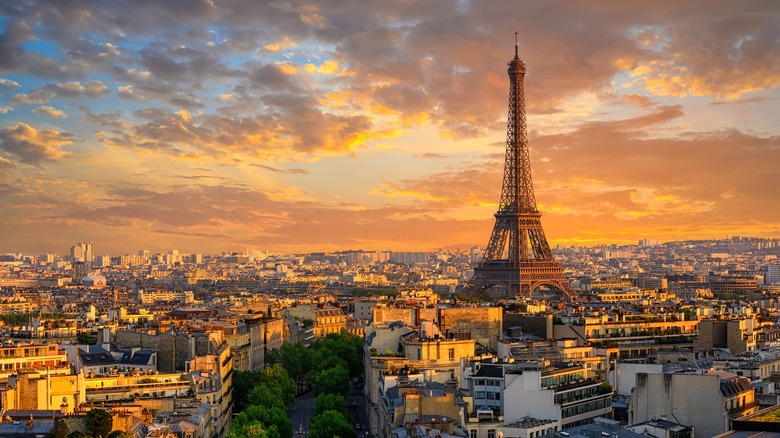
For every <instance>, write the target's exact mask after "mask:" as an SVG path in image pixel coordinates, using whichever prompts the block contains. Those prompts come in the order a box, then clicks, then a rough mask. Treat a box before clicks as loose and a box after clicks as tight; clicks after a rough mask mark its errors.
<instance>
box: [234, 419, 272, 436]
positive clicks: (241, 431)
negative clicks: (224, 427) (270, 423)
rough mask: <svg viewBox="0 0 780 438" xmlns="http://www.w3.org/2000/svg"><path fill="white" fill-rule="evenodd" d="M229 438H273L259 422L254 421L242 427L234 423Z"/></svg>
mask: <svg viewBox="0 0 780 438" xmlns="http://www.w3.org/2000/svg"><path fill="white" fill-rule="evenodd" d="M277 434H278V432H277ZM227 438H271V434H270V433H269V431H268V430H266V429H265V428H264V427H263V425H262V424H260V422H259V421H252V422H250V423H246V424H240V425H236V424H235V423H234V424H233V426H231V427H230V431H229V432H228V434H227Z"/></svg>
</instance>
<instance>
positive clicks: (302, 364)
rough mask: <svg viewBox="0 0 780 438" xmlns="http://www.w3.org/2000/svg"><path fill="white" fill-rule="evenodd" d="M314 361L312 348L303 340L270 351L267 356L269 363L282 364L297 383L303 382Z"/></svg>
mask: <svg viewBox="0 0 780 438" xmlns="http://www.w3.org/2000/svg"><path fill="white" fill-rule="evenodd" d="M312 363H313V357H312V350H311V349H309V348H307V347H306V346H305V345H303V343H301V342H297V343H295V344H284V345H282V346H281V347H280V348H275V349H273V350H271V351H269V352H268V355H267V356H266V364H267V365H275V364H280V365H281V366H282V367H283V368H284V369H285V370H287V374H288V375H289V376H290V377H291V378H292V379H293V380H294V381H295V382H296V383H302V382H303V380H304V379H305V378H306V375H307V374H308V373H309V371H311V367H312Z"/></svg>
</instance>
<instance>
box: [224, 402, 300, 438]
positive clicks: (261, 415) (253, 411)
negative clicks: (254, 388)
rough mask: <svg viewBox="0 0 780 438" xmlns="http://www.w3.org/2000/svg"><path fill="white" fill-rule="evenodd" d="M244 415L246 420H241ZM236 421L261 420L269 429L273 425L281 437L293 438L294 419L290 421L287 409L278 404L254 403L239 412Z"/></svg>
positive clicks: (249, 421)
mask: <svg viewBox="0 0 780 438" xmlns="http://www.w3.org/2000/svg"><path fill="white" fill-rule="evenodd" d="M242 416H243V417H244V418H245V420H244V419H241V420H239V418H240V417H242ZM236 421H237V422H239V424H241V423H244V422H246V423H251V422H253V421H259V422H260V423H261V424H262V425H263V426H265V427H266V428H267V429H268V430H270V428H271V426H273V427H274V430H275V431H277V433H278V434H279V436H280V438H291V437H292V435H293V425H292V421H290V417H289V416H288V415H287V410H286V409H285V408H284V407H280V406H278V405H277V406H271V407H269V406H262V405H252V406H250V407H248V408H247V409H246V410H245V411H244V412H242V413H241V414H239V415H238V417H237V418H236Z"/></svg>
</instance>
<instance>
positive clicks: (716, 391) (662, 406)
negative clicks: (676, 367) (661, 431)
mask: <svg viewBox="0 0 780 438" xmlns="http://www.w3.org/2000/svg"><path fill="white" fill-rule="evenodd" d="M661 416H666V417H667V418H668V419H669V420H670V421H675V422H677V423H679V424H682V425H684V426H693V427H694V430H695V431H696V436H715V435H718V434H721V433H724V432H726V431H727V430H728V418H727V417H726V415H725V410H724V407H723V397H722V396H721V393H720V378H719V377H718V376H717V375H696V374H660V373H638V374H637V375H636V389H635V390H634V394H633V397H632V401H631V407H630V408H629V422H630V423H632V424H633V423H640V422H643V421H648V420H651V419H653V418H661Z"/></svg>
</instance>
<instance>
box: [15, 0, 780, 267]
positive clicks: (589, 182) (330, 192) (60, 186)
mask: <svg viewBox="0 0 780 438" xmlns="http://www.w3.org/2000/svg"><path fill="white" fill-rule="evenodd" d="M515 32H517V33H518V37H517V38H518V45H519V53H520V57H521V58H522V59H523V60H524V61H525V63H526V68H527V73H526V76H525V97H526V111H527V120H528V138H529V148H530V155H531V165H532V175H533V180H534V188H535V194H536V200H537V205H538V208H539V210H540V211H541V213H542V219H541V220H542V225H543V227H544V230H545V234H546V235H547V239H548V241H549V242H550V244H551V245H552V246H555V245H597V244H602V243H618V244H625V243H636V242H637V240H638V239H643V238H647V239H655V240H660V241H674V240H688V239H710V238H723V237H726V236H732V235H742V236H756V237H774V238H777V237H780V123H779V122H778V121H780V87H778V84H780V4H778V2H776V1H774V0H765V1H758V0H746V1H733V0H725V1H719V0H708V1H677V0H675V1H671V0H655V1H625V0H615V1H610V0H603V1H563V0H549V1H535V0H534V1H530V0H520V1H470V0H456V1H453V0H419V1H415V0H408V1H404V0H392V1H368V0H331V1H319V0H318V1H306V0H301V1H285V0H278V1H257V0H132V1H130V0H25V1H15V0H0V253H6V252H22V253H25V254H41V253H43V252H53V253H55V254H67V251H68V248H69V247H70V246H72V245H74V244H75V243H76V242H81V241H92V242H94V247H95V253H96V255H98V254H100V255H102V254H112V255H120V254H124V253H131V252H135V251H137V250H139V249H149V250H152V251H166V250H168V249H178V250H179V251H181V252H185V253H187V252H200V253H219V252H222V251H239V252H240V251H243V250H244V249H246V248H256V249H260V250H266V251H271V252H309V251H335V250H347V249H364V250H394V251H430V250H437V249H439V248H452V249H455V248H460V249H466V248H469V247H472V246H480V247H484V246H485V245H486V244H487V241H488V239H489V237H490V232H491V230H492V228H493V225H494V223H495V218H494V217H493V214H494V213H495V212H496V210H497V208H498V201H499V197H500V192H501V179H502V173H503V160H504V152H505V147H506V113H507V104H508V90H509V83H508V76H507V62H508V61H509V60H510V59H511V58H512V57H513V56H514V43H515V41H514V38H515V35H514V34H515Z"/></svg>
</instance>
